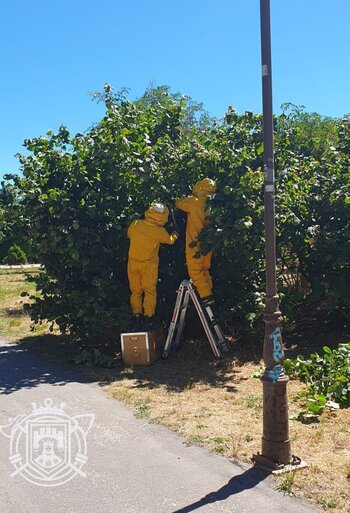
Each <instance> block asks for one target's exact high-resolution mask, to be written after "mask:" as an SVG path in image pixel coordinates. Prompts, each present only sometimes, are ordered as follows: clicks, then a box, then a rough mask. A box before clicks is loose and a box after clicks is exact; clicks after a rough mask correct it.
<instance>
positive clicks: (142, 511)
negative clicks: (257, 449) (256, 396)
mask: <svg viewBox="0 0 350 513" xmlns="http://www.w3.org/2000/svg"><path fill="white" fill-rule="evenodd" d="M47 399H50V400H51V401H52V406H53V405H60V404H61V403H65V404H66V406H65V409H64V411H65V412H66V414H67V415H68V416H70V417H72V418H73V417H75V416H77V415H83V414H86V415H87V414H93V415H94V421H93V424H92V427H91V428H90V430H89V431H88V432H87V434H86V438H85V439H86V447H87V454H86V456H87V458H88V459H87V460H85V461H84V464H83V466H80V467H79V465H78V466H77V468H78V467H79V468H80V469H81V470H80V471H79V469H78V471H77V473H76V474H74V472H73V473H72V474H71V475H73V476H74V477H73V478H72V479H71V480H69V481H68V482H66V483H64V484H60V485H59V486H52V483H54V482H55V481H52V482H51V481H50V480H46V477H47V476H46V474H45V472H44V474H40V472H39V474H38V475H39V476H41V477H39V478H38V479H39V480H38V482H40V483H41V484H44V486H41V485H39V484H38V482H32V480H34V481H35V479H31V478H30V480H29V481H28V480H27V479H26V478H25V477H24V474H25V472H24V471H21V470H20V471H17V473H16V470H15V469H16V468H18V466H17V467H15V466H14V461H13V460H12V461H10V460H9V456H10V455H11V454H12V455H13V454H14V452H15V451H13V447H14V445H11V442H12V443H13V444H14V439H15V438H16V437H17V440H19V439H20V440H21V441H22V442H23V441H24V440H27V445H28V444H29V445H31V444H32V443H33V442H32V441H31V440H32V439H31V438H30V437H29V435H28V436H27V438H26V433H25V432H24V430H22V431H13V430H12V431H11V429H12V428H11V426H13V425H14V424H16V422H17V423H19V422H20V421H19V420H18V419H21V418H24V417H26V416H28V415H30V414H31V413H32V414H33V412H34V410H33V406H32V403H35V404H36V406H37V407H38V406H40V405H42V406H45V405H46V406H47V405H48V404H49V403H48V402H47ZM45 401H46V403H45ZM19 415H23V417H18V416H19ZM36 415H37V416H38V418H39V417H40V419H39V420H41V422H44V423H45V422H46V420H45V417H43V416H42V415H43V414H39V413H36ZM28 418H30V417H28ZM38 418H37V420H38ZM10 419H11V420H10ZM43 419H44V420H43ZM78 419H83V417H78ZM87 420H88V417H87V418H84V422H85V423H86V422H87ZM82 422H83V420H82ZM23 425H25V424H23V423H22V426H23ZM28 425H29V424H28ZM0 426H6V427H2V432H0V476H1V484H0V512H1V513H190V512H198V513H209V512H211V513H214V512H215V513H259V512H269V513H312V512H316V511H319V510H317V509H316V508H314V507H312V506H311V505H309V504H306V503H305V502H303V501H301V500H298V499H296V498H294V497H289V496H288V495H283V493H280V492H278V491H276V490H275V489H274V483H273V480H272V479H271V477H269V476H268V475H267V474H266V473H264V472H263V471H261V470H260V469H257V468H254V467H252V466H249V465H246V464H243V463H239V462H236V461H231V460H229V459H227V458H224V457H221V456H218V455H214V454H211V453H209V452H207V451H206V450H205V449H202V448H199V447H193V446H190V447H188V446H186V445H185V443H184V440H183V439H182V438H181V437H179V436H177V435H176V434H174V433H172V432H170V431H168V430H167V429H165V428H162V427H160V426H158V425H154V424H152V423H149V422H147V421H145V420H144V419H137V418H135V417H134V415H133V413H132V412H131V411H130V410H129V409H127V408H126V407H125V406H123V405H122V404H121V403H120V402H118V401H116V400H115V399H112V398H110V397H109V396H108V395H107V393H106V392H105V390H104V389H103V388H101V386H99V385H98V383H92V382H89V379H88V378H86V377H84V376H82V375H80V374H79V373H76V372H75V371H72V370H70V369H67V368H63V367H61V366H58V365H54V364H52V363H48V362H46V361H43V360H41V359H39V358H37V357H36V356H34V355H33V354H31V353H29V352H26V351H23V350H21V348H20V347H19V346H15V345H13V344H9V343H6V342H5V341H0ZM9 426H10V427H9ZM85 428H87V426H86V425H85ZM85 432H86V430H85V431H84V433H85ZM6 433H7V437H6V436H5V434H6ZM9 434H11V437H9ZM19 435H21V438H19ZM71 436H73V435H71ZM17 449H18V447H17ZM73 449H74V448H73ZM73 449H72V451H73ZM11 451H12V452H11ZM27 451H28V448H27ZM19 452H21V458H22V463H23V462H27V463H28V461H29V463H31V462H32V458H34V456H33V451H32V452H29V453H28V452H27V453H25V451H24V449H23V443H22V445H21V444H20V445H19ZM73 452H74V451H73ZM17 456H18V454H17ZM69 458H71V460H70V461H71V462H74V458H73V454H71V455H70V456H69V457H68V460H69ZM21 468H22V467H21ZM73 468H76V467H73ZM34 473H35V469H34ZM13 474H15V475H13ZM47 475H48V474H47ZM42 476H44V477H42ZM45 476H46V477H45ZM27 478H28V475H27ZM40 479H41V481H40Z"/></svg>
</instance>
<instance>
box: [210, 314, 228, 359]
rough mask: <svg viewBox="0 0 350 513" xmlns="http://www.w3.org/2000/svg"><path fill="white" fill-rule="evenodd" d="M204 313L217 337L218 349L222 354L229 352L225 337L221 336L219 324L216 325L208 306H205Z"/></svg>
mask: <svg viewBox="0 0 350 513" xmlns="http://www.w3.org/2000/svg"><path fill="white" fill-rule="evenodd" d="M205 311H206V312H207V315H208V318H209V320H210V324H211V326H212V328H213V330H214V331H215V333H216V335H217V337H218V341H219V347H220V349H221V350H222V351H224V352H227V351H229V347H228V345H227V341H226V338H225V335H224V334H223V332H222V329H221V328H220V326H219V324H218V323H217V321H216V319H215V317H214V314H213V311H212V309H211V308H210V306H206V307H205Z"/></svg>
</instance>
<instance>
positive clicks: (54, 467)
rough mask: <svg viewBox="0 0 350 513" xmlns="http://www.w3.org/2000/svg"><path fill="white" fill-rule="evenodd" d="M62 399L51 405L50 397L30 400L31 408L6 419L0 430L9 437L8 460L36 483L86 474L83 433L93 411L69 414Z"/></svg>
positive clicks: (59, 482)
mask: <svg viewBox="0 0 350 513" xmlns="http://www.w3.org/2000/svg"><path fill="white" fill-rule="evenodd" d="M65 406H66V405H65V403H60V405H59V406H54V405H53V401H52V400H51V399H45V401H44V405H39V406H37V404H36V403H32V408H33V409H32V412H31V413H29V414H27V415H26V414H21V415H18V416H17V417H16V418H15V419H9V421H10V424H8V425H7V426H2V427H0V432H1V433H2V434H3V435H5V436H6V437H7V438H9V439H10V456H9V460H10V463H11V464H12V465H13V466H14V468H15V470H14V472H13V473H12V474H11V477H15V476H17V475H21V476H22V477H23V478H24V479H26V480H27V481H29V482H31V483H33V484H36V485H39V486H59V485H62V484H64V483H67V482H68V481H70V480H71V479H73V477H75V476H76V475H80V476H83V477H85V473H84V472H83V470H82V469H83V467H84V465H85V464H86V462H87V460H88V458H87V444H86V435H87V433H88V432H89V430H90V429H91V427H92V424H93V422H94V418H95V415H94V414H92V413H86V414H82V415H76V416H75V417H70V416H69V415H67V414H66V413H65V412H64V408H65Z"/></svg>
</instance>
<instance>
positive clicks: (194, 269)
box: [176, 178, 216, 305]
mask: <svg viewBox="0 0 350 513" xmlns="http://www.w3.org/2000/svg"><path fill="white" fill-rule="evenodd" d="M215 191H216V183H215V182H214V180H211V179H210V178H204V179H203V180H200V181H199V182H197V183H196V185H195V186H194V187H193V190H192V192H193V196H188V197H187V198H182V199H178V200H177V201H176V207H177V208H178V209H180V210H183V211H184V212H186V213H187V226H186V262H187V269H188V274H189V276H190V278H191V280H192V281H193V283H194V285H195V287H196V289H197V292H198V294H199V295H200V297H201V299H202V300H203V302H204V303H205V304H207V305H210V304H212V303H213V302H214V298H213V295H212V294H213V281H212V278H211V276H210V273H209V269H210V266H211V257H212V253H211V252H210V253H207V254H206V255H201V256H200V257H199V258H195V255H196V253H198V252H199V251H200V248H199V246H198V240H197V239H198V235H199V233H200V231H201V230H202V228H203V227H204V226H205V225H207V224H208V223H209V222H210V221H209V219H208V216H209V214H208V212H206V201H207V197H208V196H210V195H211V194H214V192H215ZM192 243H193V244H192ZM191 246H194V247H191Z"/></svg>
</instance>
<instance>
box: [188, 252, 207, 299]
mask: <svg viewBox="0 0 350 513" xmlns="http://www.w3.org/2000/svg"><path fill="white" fill-rule="evenodd" d="M196 253H197V250H196V249H195V250H192V251H188V250H187V251H186V262H187V270H188V274H189V276H190V278H191V280H192V281H193V283H194V286H195V287H196V289H197V292H198V294H199V295H200V297H201V298H204V297H207V296H211V295H212V293H213V280H212V278H211V276H210V273H209V269H210V265H211V256H212V252H210V253H208V254H206V255H201V256H200V258H193V256H194V255H195V254H196Z"/></svg>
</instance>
